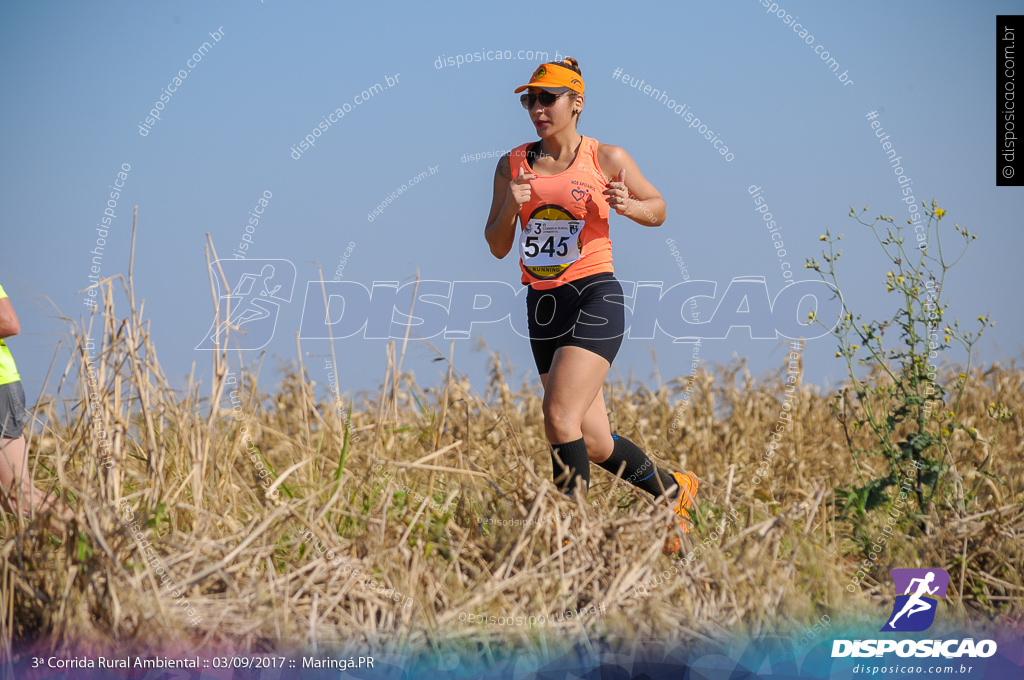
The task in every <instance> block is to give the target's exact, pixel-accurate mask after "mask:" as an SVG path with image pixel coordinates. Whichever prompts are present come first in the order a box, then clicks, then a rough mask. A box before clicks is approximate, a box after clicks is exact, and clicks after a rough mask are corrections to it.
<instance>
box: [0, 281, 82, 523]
mask: <svg viewBox="0 0 1024 680" xmlns="http://www.w3.org/2000/svg"><path fill="white" fill-rule="evenodd" d="M20 332H21V325H20V324H19V323H18V315H17V314H15V313H14V307H13V306H11V301H10V299H8V297H7V293H5V292H4V288H3V286H0V500H2V501H3V505H4V507H6V508H7V509H9V510H10V511H11V512H20V513H21V514H22V515H26V516H30V515H31V514H33V513H40V512H48V511H54V512H55V513H57V514H58V515H60V516H61V517H63V518H64V519H70V518H71V511H70V510H69V509H68V508H67V506H65V505H64V504H63V503H61V502H60V500H59V499H58V498H57V497H56V496H54V495H53V494H45V493H43V492H42V491H40V490H39V489H37V488H36V487H35V485H34V484H33V483H32V478H31V477H30V476H29V471H28V456H26V455H25V436H24V434H22V433H23V431H24V427H25V421H26V415H27V411H26V410H25V390H24V389H23V388H22V386H21V376H20V375H18V368H17V366H15V365H14V357H12V356H11V351H10V350H9V349H7V343H5V342H4V340H3V339H4V338H9V337H11V336H12V335H17V334H18V333H20Z"/></svg>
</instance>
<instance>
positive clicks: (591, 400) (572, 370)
mask: <svg viewBox="0 0 1024 680" xmlns="http://www.w3.org/2000/svg"><path fill="white" fill-rule="evenodd" d="M610 367H611V364H609V363H608V361H607V360H606V359H605V358H604V357H602V356H600V355H598V354H594V353H593V352H591V351H590V350H586V349H583V348H582V347H572V346H568V347H559V348H558V349H557V350H555V357H554V359H553V360H552V361H551V370H550V372H548V373H547V374H545V375H543V376H541V382H542V383H543V384H544V434H545V435H546V436H547V439H548V442H549V443H551V444H558V443H561V442H568V441H574V440H576V439H579V438H580V437H583V436H584V435H585V433H584V419H585V418H586V416H588V414H589V412H590V411H591V409H592V408H594V404H595V401H596V400H600V409H601V410H600V417H603V418H604V430H605V431H607V432H608V434H607V437H608V440H609V441H608V442H607V445H608V446H607V448H608V449H609V450H608V451H607V452H606V453H605V454H604V455H602V456H601V460H604V459H606V458H607V457H608V456H609V455H611V450H610V446H611V441H610V440H611V432H610V431H609V428H608V416H607V414H606V413H605V412H604V397H603V395H602V394H601V386H602V385H603V384H604V379H605V376H606V375H608V369H609V368H610ZM591 420H592V421H593V422H590V423H588V428H587V429H590V430H591V431H592V433H593V434H594V436H596V437H597V439H598V440H599V439H600V436H601V426H600V424H599V422H598V421H599V420H600V418H599V417H598V416H597V414H596V413H595V415H594V417H593V418H592V419H591ZM598 440H595V442H594V444H595V445H597V446H599V447H600V448H605V447H601V443H602V442H600V441H598ZM590 443H591V442H590V441H587V446H588V447H589V446H590Z"/></svg>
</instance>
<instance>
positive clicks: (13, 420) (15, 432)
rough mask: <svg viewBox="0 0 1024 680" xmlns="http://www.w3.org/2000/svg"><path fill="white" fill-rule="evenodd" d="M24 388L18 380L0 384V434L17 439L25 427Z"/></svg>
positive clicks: (26, 412) (26, 414)
mask: <svg viewBox="0 0 1024 680" xmlns="http://www.w3.org/2000/svg"><path fill="white" fill-rule="evenodd" d="M27 420H28V411H26V410H25V390H24V388H22V386H21V381H20V380H15V381H14V382H12V383H7V384H6V385H0V435H2V436H4V437H10V438H11V439H17V438H18V437H20V436H21V433H22V431H23V430H24V429H25V422H26V421H27Z"/></svg>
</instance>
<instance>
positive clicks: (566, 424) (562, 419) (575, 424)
mask: <svg viewBox="0 0 1024 680" xmlns="http://www.w3.org/2000/svg"><path fill="white" fill-rule="evenodd" d="M582 432H583V430H582V420H581V419H580V418H577V417H574V416H573V415H572V413H571V411H570V410H569V409H566V408H564V407H562V406H561V405H560V404H555V403H553V402H551V401H549V400H545V401H544V433H545V434H546V435H547V437H548V440H549V441H551V443H553V444H564V443H565V442H567V441H575V440H576V439H579V438H580V437H581V436H582Z"/></svg>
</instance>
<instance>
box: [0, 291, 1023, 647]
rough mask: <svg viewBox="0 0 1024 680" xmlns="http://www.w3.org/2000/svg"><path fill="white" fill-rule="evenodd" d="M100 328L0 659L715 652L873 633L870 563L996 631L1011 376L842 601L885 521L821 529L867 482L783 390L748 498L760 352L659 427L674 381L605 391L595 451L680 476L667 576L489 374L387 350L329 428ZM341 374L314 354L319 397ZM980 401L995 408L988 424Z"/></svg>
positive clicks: (879, 580) (653, 536)
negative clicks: (923, 504)
mask: <svg viewBox="0 0 1024 680" xmlns="http://www.w3.org/2000/svg"><path fill="white" fill-rule="evenodd" d="M107 304H108V307H107V309H108V310H112V309H113V307H114V305H113V300H112V299H111V298H110V294H109V291H108V301H107ZM122 313H123V311H122ZM97 320H98V321H99V320H100V317H97ZM102 321H103V327H102V328H96V329H94V330H93V334H92V337H93V338H94V339H95V347H94V349H93V350H91V351H89V350H86V348H85V344H84V341H83V338H84V335H83V334H79V335H78V337H77V338H76V340H75V342H76V343H77V347H75V350H74V353H73V354H74V356H73V359H72V360H71V362H70V363H69V365H67V366H66V368H63V367H57V370H56V371H55V372H54V375H53V376H51V378H50V381H49V387H48V388H47V392H46V394H47V396H45V397H44V398H43V399H42V400H41V401H40V403H39V404H38V405H37V407H36V410H35V421H34V423H35V424H34V425H33V428H32V435H31V439H30V443H29V445H30V452H31V455H32V456H33V457H32V460H33V461H37V466H36V469H35V475H36V480H37V484H38V485H39V486H40V487H43V488H59V489H63V490H65V493H66V494H67V495H68V497H69V503H70V505H71V506H72V508H73V510H74V512H75V519H74V521H73V522H72V523H71V525H70V528H69V530H68V532H67V533H66V534H63V535H62V534H57V533H52V532H51V531H50V530H49V529H48V528H47V522H46V521H45V519H44V518H36V519H31V520H19V519H18V518H15V517H14V516H13V515H9V514H8V515H4V517H3V519H2V526H0V531H2V534H3V546H2V550H0V603H2V617H0V619H2V621H0V643H2V645H3V649H2V650H0V654H3V655H5V656H8V658H10V657H9V655H10V654H12V653H14V651H15V650H18V649H23V648H25V647H26V646H30V647H31V646H35V648H36V649H39V648H43V647H45V648H47V649H69V648H75V649H86V650H88V649H94V650H107V651H108V652H109V651H111V650H126V649H132V650H135V653H137V652H138V651H139V650H149V651H158V650H160V651H166V652H172V653H173V652H174V651H176V650H181V649H185V648H187V649H189V650H194V653H195V654H204V653H205V654H210V655H213V654H215V653H224V652H226V651H236V652H249V653H257V652H267V651H271V650H283V649H295V648H309V647H314V646H321V647H323V646H325V645H339V646H341V647H342V648H345V649H355V648H374V647H377V648H380V647H381V646H383V645H387V646H389V647H391V648H400V649H407V650H421V651H426V652H428V653H429V650H431V649H436V648H437V646H438V645H439V644H440V643H441V642H444V643H445V644H454V645H465V647H464V648H465V649H473V650H483V651H474V652H473V653H474V654H478V653H479V654H489V653H491V652H490V650H491V649H492V648H493V649H497V648H500V647H501V646H502V645H515V646H517V647H518V648H521V649H531V648H537V646H543V645H546V644H548V643H549V642H551V641H554V640H565V641H576V642H579V641H583V642H584V644H586V643H587V641H593V640H600V641H601V642H602V643H603V644H608V645H615V644H622V645H628V644H630V643H631V641H632V640H635V639H639V638H647V639H658V640H664V641H666V642H670V643H671V642H690V643H697V644H704V643H707V644H713V643H715V642H717V641H725V640H727V639H729V638H730V637H732V636H737V635H745V634H749V635H754V636H757V635H770V634H774V633H787V632H791V631H799V630H803V629H805V628H806V627H808V626H811V625H813V624H814V623H815V622H816V621H819V620H821V617H822V616H827V617H828V618H829V620H830V621H831V622H832V623H833V624H838V622H846V623H849V622H855V621H864V622H866V623H865V625H873V626H876V629H877V626H878V625H880V622H881V619H882V617H884V616H885V614H886V613H888V608H889V607H890V606H891V602H892V592H891V590H892V584H891V582H890V580H889V577H888V570H889V569H890V568H893V567H944V568H945V569H946V570H947V571H948V572H949V573H950V576H951V582H950V593H949V596H948V597H947V601H948V602H947V605H946V606H945V608H944V612H945V613H944V614H943V621H944V622H945V623H946V624H949V625H954V624H956V623H958V622H959V623H967V622H972V623H973V624H974V625H979V622H980V623H982V624H983V623H984V622H998V623H999V625H1001V626H1009V627H1011V628H1014V627H1015V628H1018V629H1019V628H1020V626H1021V618H1022V615H1024V577H1022V574H1024V541H1022V540H1021V536H1022V532H1024V503H1022V498H1024V496H1022V494H1024V455H1022V446H1024V444H1022V443H1024V422H1022V418H1021V416H1022V414H1024V371H1022V370H1020V369H1019V368H1017V367H1016V366H1002V367H986V368H984V369H983V370H982V369H974V370H973V374H972V376H971V378H972V380H971V383H970V385H969V387H968V391H967V393H966V394H965V396H964V398H963V401H962V403H961V420H962V421H963V422H964V423H965V424H967V425H970V426H972V427H974V428H977V430H978V433H979V436H978V438H977V440H974V439H972V438H970V437H968V436H966V435H965V436H963V437H962V438H961V437H957V438H956V439H955V440H954V445H953V446H952V447H951V449H950V451H949V453H948V462H949V463H950V465H951V469H950V472H949V473H948V474H949V475H950V479H951V484H952V485H953V487H954V488H955V489H956V490H957V491H956V493H954V494H953V495H951V496H950V497H949V498H948V499H946V500H943V501H942V502H940V503H938V504H935V505H934V506H933V507H931V508H930V509H929V510H928V512H924V513H918V512H916V511H915V512H913V513H912V515H913V516H911V517H906V516H904V517H902V518H901V519H900V521H899V523H898V525H897V527H896V531H895V533H894V538H893V539H892V540H890V541H889V542H888V543H887V545H885V546H884V549H883V550H882V551H881V553H880V554H877V555H876V559H875V561H874V562H873V564H872V565H871V566H870V569H868V574H869V575H868V577H867V578H866V579H864V580H862V581H861V582H860V583H858V584H857V585H856V586H851V578H852V577H853V575H854V573H855V572H856V571H857V569H858V565H860V564H861V562H862V561H863V560H864V559H865V553H864V550H865V545H864V543H863V541H862V540H861V539H860V538H858V537H863V536H866V535H867V536H876V535H879V533H880V531H881V528H882V527H883V526H884V525H885V522H884V518H885V516H886V513H885V512H884V511H882V512H876V513H868V514H866V515H864V516H857V515H851V516H848V517H845V518H844V517H841V516H840V513H839V512H838V510H837V505H836V500H837V496H836V494H835V492H834V490H835V489H837V488H838V489H843V488H847V487H849V486H850V485H852V484H854V483H855V482H857V480H858V479H859V478H860V476H862V475H864V474H871V473H872V472H877V471H880V470H881V469H882V467H883V463H882V462H881V461H879V460H873V459H872V458H871V457H870V456H869V457H863V458H861V459H860V460H859V469H858V466H857V465H855V463H854V460H853V458H852V456H851V454H850V453H849V449H848V446H847V440H846V433H845V431H844V428H843V426H842V424H841V423H840V422H839V421H838V420H837V418H836V416H835V403H836V399H837V396H836V395H834V394H825V393H822V392H821V391H820V390H818V389H817V388H815V387H814V386H811V385H807V384H804V383H803V381H802V380H801V381H800V382H799V387H798V388H797V392H796V397H795V398H794V399H792V400H791V401H792V408H791V412H792V419H791V421H790V423H789V424H788V426H787V427H786V429H785V431H784V433H783V435H782V437H781V443H780V446H779V448H778V453H777V455H775V456H774V458H773V459H772V460H770V461H769V462H768V464H767V465H766V466H765V467H763V468H762V470H763V473H764V474H763V478H762V479H760V481H759V483H757V484H755V483H754V477H755V471H756V470H757V469H758V468H759V466H761V465H762V462H763V456H764V453H765V451H766V449H767V445H768V442H769V441H770V436H769V432H770V431H771V429H772V428H773V427H774V426H775V424H776V422H777V420H778V418H779V413H780V410H781V404H782V401H783V394H784V379H785V376H786V371H787V370H790V369H789V366H788V364H787V363H785V362H787V361H788V356H787V355H786V354H785V353H782V354H783V357H784V359H783V361H781V362H780V364H781V365H780V367H779V371H778V372H777V374H775V375H769V376H764V377H754V376H752V375H750V373H749V372H748V371H747V370H746V369H745V368H744V366H743V365H742V364H737V365H731V366H724V367H717V368H714V370H703V369H702V370H700V371H699V372H698V373H697V374H696V376H695V378H694V385H693V387H694V396H693V399H692V401H690V402H689V403H688V404H687V405H686V406H685V408H682V409H680V408H679V404H680V400H681V395H682V393H683V391H684V389H685V387H686V380H687V378H688V376H681V377H672V378H663V379H662V380H660V381H656V383H655V384H656V387H655V388H653V389H648V388H646V387H643V386H639V387H631V386H627V385H622V384H612V385H609V386H608V387H606V399H607V401H608V403H609V404H610V416H611V419H612V423H613V431H618V432H620V433H622V434H624V435H625V436H627V437H629V438H630V439H632V440H634V441H636V442H637V443H639V444H640V445H642V446H643V447H644V448H645V449H646V450H648V451H651V452H653V454H652V457H653V458H655V459H656V460H657V461H658V462H659V464H661V465H663V466H666V467H667V468H669V469H691V470H694V471H695V472H696V473H697V474H698V475H699V476H700V478H701V480H702V485H701V491H700V495H699V501H700V505H699V517H698V526H697V527H696V529H695V531H694V532H692V533H691V534H689V535H688V536H686V537H685V538H684V552H685V553H686V554H685V555H684V556H683V557H682V558H680V557H666V556H664V555H662V552H661V548H662V545H663V542H664V540H665V538H666V537H667V536H668V535H669V533H670V532H672V531H674V530H675V529H673V524H674V523H673V522H672V519H671V516H670V515H669V513H668V512H667V511H666V510H665V509H664V508H661V507H656V506H654V505H652V504H651V503H649V502H648V501H646V500H645V498H644V497H642V496H641V495H640V494H639V493H638V492H634V491H633V490H632V488H631V487H629V486H628V485H627V484H625V483H624V482H621V481H618V480H614V479H612V478H611V477H610V476H609V475H607V474H605V473H604V472H603V471H601V470H598V469H596V468H595V469H594V472H593V478H594V484H593V486H592V488H591V490H590V494H589V498H588V499H587V501H584V500H582V499H578V500H575V501H572V500H568V499H566V498H564V497H562V496H561V495H560V494H559V493H557V492H556V491H555V489H554V487H553V485H552V484H551V482H550V469H549V467H550V462H549V458H548V453H547V446H546V444H545V441H544V436H543V426H542V416H541V397H540V386H539V384H536V383H531V384H525V385H521V386H518V387H517V386H515V385H510V384H509V381H508V380H507V378H506V376H507V375H508V374H509V367H508V366H506V365H504V364H502V362H501V361H500V360H499V359H498V358H497V357H494V359H493V362H492V369H491V377H490V381H489V384H487V385H486V388H485V389H484V391H483V393H482V394H481V393H480V392H479V391H478V390H477V389H474V387H473V386H471V385H470V384H469V381H468V380H466V379H465V378H464V377H462V376H460V375H459V374H458V371H457V370H455V369H451V370H450V371H449V379H448V380H447V382H446V383H444V384H442V385H440V386H439V387H436V388H429V389H423V388H420V387H419V386H417V385H416V383H415V382H414V380H413V379H412V378H411V376H409V375H408V374H406V373H403V372H402V370H401V352H402V348H401V343H398V345H397V347H395V346H392V348H391V349H390V351H389V357H388V360H387V362H386V364H384V363H383V362H382V374H383V375H382V378H383V379H382V390H381V391H380V392H379V393H378V394H373V395H366V396H364V397H360V398H358V400H354V401H352V402H349V401H346V402H345V403H344V404H343V408H342V409H339V408H338V404H337V403H335V401H334V400H333V399H328V400H322V399H318V398H317V397H316V396H315V392H317V391H319V392H321V393H322V386H323V385H324V384H325V383H326V379H325V378H326V374H325V371H323V370H322V367H321V366H317V367H316V368H315V370H310V369H309V368H307V367H304V366H295V367H293V368H292V370H290V371H288V372H287V374H286V375H284V376H283V377H282V379H281V381H280V383H279V387H278V388H277V389H276V391H275V392H274V393H264V392H262V391H260V390H259V389H258V388H257V387H256V384H257V381H256V378H257V376H256V375H255V374H254V373H252V372H251V371H252V370H256V369H255V367H252V368H249V369H246V370H245V371H243V372H242V373H241V374H239V373H237V372H236V373H232V374H230V378H229V373H228V369H227V363H226V358H225V356H223V355H221V354H216V356H215V357H214V359H213V362H214V378H213V380H212V382H211V381H207V382H205V383H202V384H201V383H198V382H194V381H193V382H190V383H189V384H188V385H187V386H186V387H185V388H184V389H181V390H175V389H172V387H171V385H170V381H169V380H168V379H167V377H166V376H165V375H164V374H163V373H162V371H161V368H160V363H159V361H158V357H157V352H156V348H155V347H154V346H153V345H152V343H151V341H150V337H149V334H148V331H147V325H146V323H145V321H144V320H143V319H142V318H141V317H140V312H139V311H137V310H134V309H129V310H128V313H127V315H126V316H124V317H123V318H122V317H118V316H116V315H115V314H114V313H112V312H110V311H108V315H107V316H106V318H105V319H103V320H102ZM819 342H827V340H820V341H819ZM787 351H788V350H787ZM210 354H211V355H213V354H214V353H210ZM300 356H301V352H300ZM347 360H348V358H347V357H344V356H337V357H336V361H335V362H334V365H335V366H339V367H340V375H341V388H342V389H344V388H345V386H344V370H345V369H344V367H345V364H346V361H347ZM359 360H360V361H365V358H360V359H359ZM797 363H799V362H797ZM62 368H63V370H61V369H62ZM90 370H92V371H94V372H95V373H94V374H93V375H94V376H95V379H94V381H93V383H92V384H94V385H95V388H94V389H93V388H91V387H90V378H89V372H90ZM663 370H664V369H663ZM797 370H799V369H797ZM952 371H955V369H950V375H948V376H946V377H947V379H952V378H953V375H954V374H953V373H952ZM228 380H234V381H235V382H227V381H228ZM314 381H316V382H318V383H319V384H320V386H321V388H320V389H319V390H317V389H316V388H315V387H314ZM479 387H482V386H477V388H479ZM93 391H94V392H95V393H94V394H90V392H93ZM232 392H234V395H232ZM232 396H233V397H234V399H232ZM90 403H91V404H93V405H94V408H93V409H92V410H91V415H92V417H90V409H89V405H90ZM993 403H1002V404H1003V405H1005V407H1006V408H1007V409H1008V410H1009V412H1010V413H1011V414H1012V416H1011V417H1010V418H1009V419H1008V420H1005V421H1004V422H1002V423H998V422H997V421H996V420H995V419H993V418H992V417H991V416H990V414H989V405H990V404H993ZM233 404H234V405H236V406H237V408H234V409H233ZM677 418H678V420H677V421H676V426H675V427H673V421H674V420H676V419H677ZM243 428H244V429H243ZM961 434H962V433H961ZM245 435H249V436H250V437H251V442H252V445H253V448H252V450H250V449H249V448H248V446H247V441H246V439H245ZM851 436H852V437H853V438H854V439H855V440H856V439H857V438H858V437H863V436H865V435H864V434H863V433H857V432H852V433H851ZM104 442H106V444H104ZM866 442H867V440H866V439H865V440H864V442H861V443H862V444H865V445H866ZM855 443H856V442H855ZM252 451H256V452H258V453H252ZM105 462H106V463H108V464H105ZM264 467H265V468H266V469H268V470H269V471H270V472H269V476H268V473H263V477H262V478H261V476H260V469H262V468H264ZM268 487H269V488H268ZM132 522H135V527H136V528H137V529H136V532H137V533H136V536H133V530H132V529H131V528H130V526H131V524H132ZM564 539H568V541H564ZM147 542H148V543H147ZM147 551H148V552H147ZM848 586H851V587H850V588H848ZM851 590H852V591H853V592H851ZM175 591H177V593H178V597H175V595H174V592H175ZM567 611H568V612H569V613H568V614H566V612H567ZM490 617H494V618H493V619H492V618H490ZM542 617H543V619H542ZM495 646H497V647H495Z"/></svg>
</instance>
